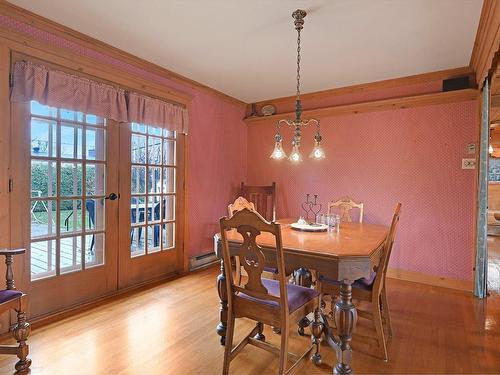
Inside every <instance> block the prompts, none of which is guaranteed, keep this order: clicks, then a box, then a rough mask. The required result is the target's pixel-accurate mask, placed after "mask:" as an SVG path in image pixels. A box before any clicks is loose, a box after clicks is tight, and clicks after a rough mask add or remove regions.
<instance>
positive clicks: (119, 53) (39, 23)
mask: <svg viewBox="0 0 500 375" xmlns="http://www.w3.org/2000/svg"><path fill="white" fill-rule="evenodd" d="M0 14H1V15H4V16H7V17H9V18H12V19H15V20H17V21H20V22H23V23H26V24H29V25H30V26H33V27H36V28H38V29H40V30H43V31H46V32H49V33H51V34H54V35H57V36H59V37H62V38H65V39H67V40H69V41H71V42H74V43H78V44H80V45H82V46H84V47H86V48H90V49H93V50H95V51H98V52H100V53H103V54H105V55H108V56H110V57H113V58H116V59H119V60H121V61H123V62H126V63H128V64H131V65H134V66H136V67H138V68H140V69H143V70H145V71H148V72H151V73H154V74H157V75H158V76H161V77H164V78H168V79H170V80H172V81H175V82H179V83H181V84H183V85H186V86H188V87H190V88H193V89H196V90H201V91H203V92H206V93H208V94H210V95H215V96H217V97H219V98H221V99H223V100H225V101H227V102H230V103H234V104H238V105H245V104H246V103H245V102H243V101H241V100H239V99H236V98H233V97H231V96H229V95H227V94H224V93H222V92H220V91H218V90H215V89H213V88H211V87H209V86H206V85H203V84H201V83H199V82H196V81H194V80H192V79H190V78H187V77H184V76H182V75H180V74H177V73H174V72H172V71H170V70H168V69H165V68H162V67H160V66H158V65H156V64H153V63H151V62H149V61H146V60H144V59H141V58H139V57H137V56H134V55H132V54H130V53H128V52H125V51H123V50H121V49H119V48H116V47H113V46H111V45H109V44H106V43H104V42H102V41H100V40H97V39H94V38H92V37H90V36H88V35H85V34H83V33H80V32H78V31H76V30H73V29H71V28H69V27H66V26H63V25H61V24H59V23H57V22H54V21H51V20H49V19H47V18H45V17H42V16H39V15H37V14H35V13H33V12H30V11H28V10H26V9H23V8H21V7H18V6H15V5H13V4H10V3H8V2H7V1H5V0H0ZM25 37H26V35H25Z"/></svg>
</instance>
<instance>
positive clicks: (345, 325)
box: [333, 280, 358, 374]
mask: <svg viewBox="0 0 500 375" xmlns="http://www.w3.org/2000/svg"><path fill="white" fill-rule="evenodd" d="M351 284H352V281H348V280H344V281H343V282H342V285H341V286H340V299H339V300H338V301H337V303H336V304H335V323H336V325H337V329H338V332H339V350H338V351H337V364H336V365H335V368H334V369H333V373H334V374H352V368H351V358H352V349H351V340H352V332H353V331H354V328H355V327H356V322H357V320H358V314H357V312H356V307H355V306H354V304H353V303H352V287H351Z"/></svg>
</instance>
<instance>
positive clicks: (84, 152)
mask: <svg viewBox="0 0 500 375" xmlns="http://www.w3.org/2000/svg"><path fill="white" fill-rule="evenodd" d="M12 106H13V111H12V113H13V122H12V123H13V127H12V141H13V146H14V147H12V149H13V152H12V155H11V167H12V168H11V169H12V181H13V186H12V195H11V198H12V199H11V205H12V207H13V210H12V211H11V212H13V214H12V217H11V224H12V225H11V228H12V233H11V234H12V238H13V243H16V244H19V246H23V247H25V248H26V249H27V250H28V251H27V258H28V259H29V262H26V265H27V267H26V268H27V270H25V279H26V280H25V282H24V283H25V284H27V285H23V289H24V290H26V291H28V293H29V295H30V301H31V303H30V305H31V315H32V316H40V315H44V314H49V313H53V312H56V311H58V310H63V309H67V308H69V307H72V306H76V305H78V304H81V303H84V302H87V301H92V300H95V299H97V298H100V297H102V296H105V295H107V294H111V293H113V292H115V291H116V290H118V289H119V288H123V287H127V286H132V285H136V284H137V283H140V282H146V281H149V280H152V279H155V278H159V277H164V276H165V275H168V274H171V273H173V272H175V271H176V270H177V268H178V267H177V266H178V261H179V259H178V258H177V257H178V251H177V249H178V243H179V242H180V243H182V238H179V234H178V231H177V228H176V223H177V212H178V209H179V206H178V202H177V199H176V194H177V185H176V183H177V178H176V174H177V171H176V168H177V167H176V159H177V158H176V152H177V142H178V138H177V135H176V134H175V133H173V132H164V131H163V130H161V129H158V128H153V127H148V126H146V125H139V124H131V125H130V124H118V123H116V122H114V121H112V120H107V119H104V118H100V117H98V116H95V115H93V114H86V113H81V112H77V111H71V110H67V109H64V108H53V107H49V106H44V105H41V104H39V103H37V102H31V103H28V104H18V103H13V104H12ZM141 142H142V143H141ZM144 142H145V143H144ZM124 165H126V166H128V168H125V167H124ZM181 175H182V174H181ZM181 180H182V178H181Z"/></svg>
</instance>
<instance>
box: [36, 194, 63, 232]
mask: <svg viewBox="0 0 500 375" xmlns="http://www.w3.org/2000/svg"><path fill="white" fill-rule="evenodd" d="M56 204H57V203H56V201H45V200H44V201H38V200H36V201H31V238H37V237H46V236H54V235H55V234H56V218H57V211H56Z"/></svg>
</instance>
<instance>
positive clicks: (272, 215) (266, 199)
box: [240, 182, 276, 221]
mask: <svg viewBox="0 0 500 375" xmlns="http://www.w3.org/2000/svg"><path fill="white" fill-rule="evenodd" d="M240 196H241V197H244V198H245V199H246V200H247V201H249V202H252V203H253V204H254V208H255V209H256V210H257V212H258V213H259V214H261V215H262V216H263V217H264V218H265V219H266V220H269V221H275V220H276V182H273V183H272V184H271V185H269V186H250V185H245V184H244V183H243V182H242V183H241V186H240Z"/></svg>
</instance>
